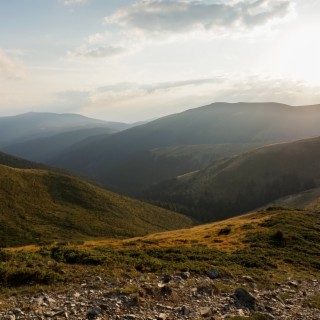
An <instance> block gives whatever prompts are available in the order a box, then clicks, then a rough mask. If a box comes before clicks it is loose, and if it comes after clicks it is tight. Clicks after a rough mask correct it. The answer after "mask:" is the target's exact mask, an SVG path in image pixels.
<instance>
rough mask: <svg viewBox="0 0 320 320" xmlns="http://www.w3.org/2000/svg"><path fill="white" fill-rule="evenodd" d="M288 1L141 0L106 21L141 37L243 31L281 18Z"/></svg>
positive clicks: (283, 15)
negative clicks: (145, 35)
mask: <svg viewBox="0 0 320 320" xmlns="http://www.w3.org/2000/svg"><path fill="white" fill-rule="evenodd" d="M290 3H291V2H290V1H287V0H252V1H250V0H246V1H244V0H242V1H238V2H230V1H229V2H227V1H225V2H221V3H210V2H207V1H197V0H194V1H184V0H177V1H169V0H142V1H139V2H137V3H135V4H133V5H131V6H127V7H124V8H122V9H119V10H118V11H116V12H115V13H114V14H113V15H111V16H108V17H106V18H105V20H106V22H108V23H110V24H115V25H118V26H120V27H124V28H132V29H134V30H137V31H140V32H142V33H144V34H151V35H152V34H153V35H154V34H162V35H165V34H167V35H168V34H169V35H170V34H172V33H173V34H181V33H188V32H191V31H194V30H202V31H216V32H217V31H223V32H226V31H231V32H244V31H249V30H252V29H254V28H255V27H260V26H264V25H267V24H269V23H272V22H274V21H275V20H278V19H283V18H284V17H285V16H287V15H288V14H289V12H290V8H291V4H290Z"/></svg>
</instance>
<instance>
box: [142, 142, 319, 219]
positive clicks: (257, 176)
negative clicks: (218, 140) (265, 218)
mask: <svg viewBox="0 0 320 320" xmlns="http://www.w3.org/2000/svg"><path fill="white" fill-rule="evenodd" d="M319 157H320V138H314V139H306V140H300V141H296V142H292V143H282V144H275V145H270V146H267V147H262V148H259V149H256V150H254V151H252V152H248V153H246V154H243V155H239V156H236V157H233V158H229V159H227V160H223V161H221V162H217V163H213V164H212V165H211V166H209V167H207V168H206V169H204V170H201V171H200V172H197V173H195V174H193V175H187V176H183V177H180V178H176V179H174V180H170V181H167V182H165V183H162V184H159V185H158V186H155V187H154V188H153V189H151V190H150V192H149V194H147V196H149V198H150V199H153V200H157V201H160V202H162V203H163V204H164V205H166V204H167V205H170V206H171V208H174V209H177V210H178V211H180V212H184V213H188V214H190V215H192V216H194V217H197V218H198V219H199V220H201V219H202V220H204V221H210V220H211V221H213V220H217V219H223V218H227V217H230V216H233V215H237V214H241V213H244V212H248V211H250V210H253V209H255V208H258V207H260V206H262V205H265V204H267V203H269V202H270V201H272V200H275V199H277V198H280V197H283V196H286V195H289V194H293V193H298V192H301V191H303V190H307V189H310V188H313V187H315V186H317V185H318V184H319V181H320V180H319V179H320V163H319V161H318V159H319Z"/></svg>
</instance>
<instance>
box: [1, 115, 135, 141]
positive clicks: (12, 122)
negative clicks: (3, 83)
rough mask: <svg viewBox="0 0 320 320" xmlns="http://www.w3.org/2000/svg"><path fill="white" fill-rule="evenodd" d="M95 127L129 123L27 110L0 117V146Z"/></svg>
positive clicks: (118, 126)
mask: <svg viewBox="0 0 320 320" xmlns="http://www.w3.org/2000/svg"><path fill="white" fill-rule="evenodd" d="M97 127H105V128H109V129H111V130H114V131H119V130H123V129H126V128H128V127H129V125H127V124H125V123H118V122H107V121H103V120H97V119H91V118H88V117H85V116H81V115H78V114H69V113H66V114H57V113H49V112H47V113H44V112H42V113H41V112H29V113H24V114H20V115H17V116H9V117H0V147H4V146H8V145H10V144H13V143H19V142H23V141H27V140H30V139H35V138H38V137H41V138H44V137H48V136H51V135H55V134H60V133H63V132H67V131H72V130H79V129H89V128H97Z"/></svg>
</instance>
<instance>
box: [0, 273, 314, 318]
mask: <svg viewBox="0 0 320 320" xmlns="http://www.w3.org/2000/svg"><path fill="white" fill-rule="evenodd" d="M319 290H320V281H318V280H317V279H314V280H312V281H308V282H297V281H294V280H292V279H289V280H288V281H286V282H285V283H281V284H280V283H278V284H277V285H276V286H275V288H273V289H269V290H266V289H260V288H258V286H257V285H256V284H255V283H254V281H253V279H252V278H251V277H249V276H244V277H242V278H241V279H237V280H235V279H230V278H220V277H219V273H218V272H216V271H212V272H209V273H208V274H207V275H204V276H191V275H190V274H189V273H188V272H184V273H180V274H175V275H169V274H167V275H162V276H156V275H152V274H150V275H146V274H143V275H141V276H135V277H132V276H129V275H122V276H121V277H119V278H117V279H115V280H112V281H110V280H106V279H102V278H101V277H99V276H95V277H92V278H88V279H87V280H86V281H83V282H82V283H81V284H79V285H70V290H69V289H68V291H67V292H64V293H57V292H54V291H52V292H50V291H48V292H39V293H37V294H34V295H24V296H23V295H22V296H21V295H19V296H13V297H10V298H9V299H8V300H7V301H3V302H2V307H1V309H0V319H4V320H5V319H8V320H9V319H10V320H15V319H19V320H23V319H28V320H32V319H34V320H36V319H37V320H40V319H55V320H59V319H77V320H80V319H81V320H82V319H88V320H89V319H96V320H99V319H101V320H102V319H116V320H140V319H141V320H143V319H145V320H153V319H157V320H165V319H168V320H169V319H186V320H188V319H202V318H206V319H232V317H234V316H243V317H246V316H250V315H252V314H255V313H260V317H261V318H260V317H259V318H258V317H257V318H255V319H301V320H308V319H310V320H311V319H312V320H316V319H320V310H319V309H317V308H318V306H314V305H312V303H311V302H312V301H313V300H312V299H313V297H315V296H317V297H319V293H320V291H319ZM310 301H311V302H310ZM5 306H6V307H5Z"/></svg>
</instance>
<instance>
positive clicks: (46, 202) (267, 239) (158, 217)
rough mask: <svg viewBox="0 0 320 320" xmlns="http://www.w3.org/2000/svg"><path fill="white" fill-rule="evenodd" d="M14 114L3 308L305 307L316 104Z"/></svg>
mask: <svg viewBox="0 0 320 320" xmlns="http://www.w3.org/2000/svg"><path fill="white" fill-rule="evenodd" d="M253 111H254V112H253ZM24 117H25V115H23V117H22V118H23V119H24V120H25V121H27V120H26V119H25V118H24ZM70 117H71V118H70ZM16 118H18V119H19V116H18V117H15V119H10V121H13V120H14V121H16ZM27 118H28V121H29V120H30V119H31V120H30V126H29V127H28V126H26V128H29V129H26V131H24V132H23V133H21V136H20V137H19V136H18V135H17V134H16V133H15V134H14V135H13V134H12V133H10V131H7V133H6V135H4V136H3V137H5V138H3V140H2V143H3V145H2V147H1V150H2V151H3V152H1V153H0V186H1V187H0V211H1V216H0V223H1V228H0V242H1V249H0V274H1V280H0V283H1V286H2V289H1V290H0V302H1V303H2V304H0V315H1V317H2V318H3V319H44V318H53V319H80V318H81V319H82V318H83V319H117V320H126V319H137V320H140V319H141V320H142V319H149V318H150V319H160V320H165V319H201V318H211V319H234V320H239V319H253V320H259V319H262V320H264V319H277V318H278V317H280V316H281V317H282V318H283V319H292V317H294V316H295V315H296V314H299V315H300V318H301V319H312V320H313V319H317V317H319V295H318V289H319V285H320V283H319V281H318V279H319V270H320V269H319V261H318V260H319V259H318V257H319V256H320V248H319V244H318V239H319V234H320V215H319V208H320V206H319V203H320V200H319V199H320V192H319V181H320V176H319V173H320V167H319V161H318V159H319V157H320V154H319V152H320V148H319V146H320V138H319V137H318V136H320V131H319V129H318V126H317V123H318V121H319V119H320V108H319V107H318V106H310V107H309V106H307V107H291V106H286V105H282V104H273V103H268V104H246V103H240V104H221V103H217V104H212V105H209V106H205V107H201V108H197V109H192V110H188V111H185V112H183V113H178V114H174V115H171V116H167V117H164V118H160V119H157V120H154V121H151V122H148V123H142V124H140V123H139V124H137V125H127V124H119V123H117V124H114V123H112V124H110V122H103V123H102V122H101V121H99V120H94V119H89V118H82V117H80V118H79V117H77V116H76V115H72V116H71V115H53V114H49V115H38V114H28V115H27ZM62 118H65V120H63V121H62V122H61V127H59V130H58V129H57V122H56V121H58V122H59V121H61V119H62ZM39 119H41V121H40V120H39ZM43 119H45V122H43V121H44V120H43ZM57 119H60V120H57ZM70 119H72V121H71V120H70ZM5 120H7V119H4V120H3V118H0V122H1V121H5ZM80 120H81V121H80ZM10 121H9V123H10ZM39 121H40V122H39ZM64 121H66V122H65V123H66V126H65V127H63V125H62V124H63V123H64ZM68 121H71V123H72V124H71V123H70V122H68ZM79 121H80V122H79ZM270 124H272V125H270ZM31 127H32V128H33V129H34V130H31V129H30V128H31ZM4 128H5V127H4ZM39 128H41V129H39ZM28 130H30V131H28ZM39 130H40V131H41V130H45V133H44V134H43V135H42V134H41V133H40V131H39ZM57 130H58V131H57ZM3 132H4V131H3ZM26 159H27V160H26ZM248 212H249V213H248ZM270 299H271V300H272V301H273V302H272V303H270V301H271V300H270ZM248 301H250V302H248Z"/></svg>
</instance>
